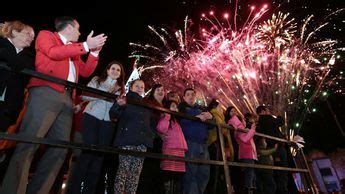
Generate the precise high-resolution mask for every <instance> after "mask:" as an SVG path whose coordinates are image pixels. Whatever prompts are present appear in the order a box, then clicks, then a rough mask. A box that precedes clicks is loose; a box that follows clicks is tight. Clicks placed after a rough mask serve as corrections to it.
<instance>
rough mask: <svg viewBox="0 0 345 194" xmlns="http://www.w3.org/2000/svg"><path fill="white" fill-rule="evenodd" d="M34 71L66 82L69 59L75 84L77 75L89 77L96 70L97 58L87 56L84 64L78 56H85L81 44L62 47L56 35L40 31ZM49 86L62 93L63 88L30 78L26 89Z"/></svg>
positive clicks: (36, 44)
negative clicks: (73, 67)
mask: <svg viewBox="0 0 345 194" xmlns="http://www.w3.org/2000/svg"><path fill="white" fill-rule="evenodd" d="M35 48H36V61H35V67H36V71H38V72H41V73H44V74H47V75H50V76H53V77H57V78H60V79H64V80H67V78H68V72H69V58H71V60H72V61H73V63H74V66H75V69H76V82H78V77H79V75H81V76H83V77H88V76H90V75H91V74H92V73H93V71H94V70H95V69H96V66H97V63H98V57H94V56H93V55H91V54H89V56H88V58H87V61H86V63H84V62H83V61H82V60H81V58H80V56H81V55H84V54H86V53H87V52H86V50H85V48H84V46H83V43H72V44H68V45H64V44H63V42H62V40H61V39H60V36H59V34H58V33H56V32H55V33H53V32H50V31H46V30H42V31H40V32H39V33H38V35H37V39H36V43H35ZM34 86H49V87H51V88H53V89H55V90H57V91H59V92H64V86H63V85H59V84H55V83H52V82H49V81H45V80H41V79H38V78H31V80H30V82H29V85H28V87H34Z"/></svg>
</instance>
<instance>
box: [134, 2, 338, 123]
mask: <svg viewBox="0 0 345 194" xmlns="http://www.w3.org/2000/svg"><path fill="white" fill-rule="evenodd" d="M254 10H255V9H254V8H251V12H250V14H249V17H248V19H247V21H246V22H245V23H244V25H243V26H242V27H241V28H239V29H238V30H237V27H235V28H234V29H232V28H231V27H232V26H237V25H231V24H230V19H229V14H228V13H226V14H224V15H223V19H224V20H225V21H226V23H227V25H223V24H221V23H222V22H220V21H219V20H218V18H216V16H215V14H214V12H213V11H212V13H211V12H210V13H209V14H208V15H209V16H206V14H202V15H201V20H202V21H203V22H205V24H202V25H203V26H207V27H203V28H200V31H199V32H198V35H199V36H198V37H200V38H198V39H196V38H195V37H197V36H196V35H195V34H194V36H193V35H192V33H191V32H190V31H189V25H190V22H189V20H188V18H186V19H185V23H184V24H185V25H184V29H183V30H177V31H171V30H170V31H169V30H167V29H163V28H159V29H156V28H153V27H151V26H150V27H149V29H150V31H151V32H152V33H153V34H154V36H155V37H156V41H154V42H153V43H152V44H145V45H142V44H133V43H131V45H132V46H134V48H135V50H134V51H133V52H132V53H131V55H130V57H133V56H135V55H140V56H141V57H143V58H144V59H147V60H145V63H143V65H144V66H143V67H142V69H143V70H145V69H148V68H150V69H155V71H147V72H145V74H144V75H148V76H149V77H150V78H153V80H154V81H155V82H160V83H162V84H163V85H164V86H165V87H166V88H167V89H169V90H174V91H178V92H182V91H183V90H184V89H185V88H186V87H194V88H196V89H197V90H198V91H200V93H201V96H203V98H204V99H205V101H206V100H207V99H208V98H217V99H219V100H220V101H221V102H222V104H223V105H224V106H229V105H231V106H235V107H236V109H237V110H238V112H239V113H240V114H243V113H245V112H255V108H256V107H257V106H258V105H260V104H266V105H269V106H271V109H272V112H273V113H275V114H279V115H287V118H288V119H287V123H292V122H295V121H296V119H298V120H301V119H302V120H303V119H304V118H303V117H301V115H303V114H304V113H305V111H308V109H307V108H306V107H308V105H310V104H311V103H312V101H313V100H314V99H315V98H316V97H317V96H318V95H319V94H320V92H321V90H322V87H323V86H324V85H325V84H330V82H332V80H331V81H329V80H327V79H326V78H327V76H328V74H329V72H330V70H331V69H332V67H333V65H334V62H335V54H336V52H337V51H338V50H341V49H342V48H337V41H336V40H328V39H327V40H323V39H319V38H318V37H317V34H318V32H320V31H322V29H323V28H324V27H325V26H327V25H328V24H329V22H324V23H322V24H321V25H319V26H316V27H314V28H313V27H312V26H311V25H310V23H311V21H312V19H313V16H310V17H307V18H306V19H305V20H304V22H303V23H302V25H301V28H297V23H296V22H295V19H294V18H292V17H291V16H290V15H289V14H284V13H281V12H278V13H277V14H273V15H272V18H271V19H269V20H267V21H263V22H260V19H261V17H262V15H263V14H265V13H266V12H267V6H264V7H262V8H261V9H260V11H258V12H256V13H254ZM337 13H339V12H337ZM235 15H236V14H235ZM332 15H336V14H334V13H333V14H332ZM328 18H330V17H328ZM206 24H208V25H206ZM196 34H197V33H196ZM323 57H327V60H321V61H320V59H321V58H323ZM155 67H159V68H155ZM313 86H314V87H313ZM300 122H302V121H300Z"/></svg>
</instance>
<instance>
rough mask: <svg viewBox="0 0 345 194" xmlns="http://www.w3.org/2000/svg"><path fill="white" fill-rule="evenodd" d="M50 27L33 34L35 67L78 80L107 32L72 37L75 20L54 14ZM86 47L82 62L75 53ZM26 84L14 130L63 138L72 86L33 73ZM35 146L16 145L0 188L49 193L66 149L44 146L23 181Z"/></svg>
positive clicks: (66, 134) (68, 123) (70, 113)
mask: <svg viewBox="0 0 345 194" xmlns="http://www.w3.org/2000/svg"><path fill="white" fill-rule="evenodd" d="M55 29H56V32H55V33H54V32H50V31H46V30H43V31H41V32H39V34H38V36H37V39H36V61H35V67H36V70H37V71H38V72H41V73H45V74H47V75H50V76H54V77H57V78H61V79H64V80H67V81H71V82H78V77H79V75H81V76H83V77H88V76H90V75H91V74H92V72H93V71H94V70H95V68H96V66H97V63H98V54H99V51H100V50H101V48H102V46H103V45H104V43H105V41H106V38H107V37H106V36H105V35H104V34H100V35H98V36H95V37H93V36H92V35H93V32H91V33H90V34H89V35H88V37H87V40H86V41H85V42H81V43H78V42H77V41H78V38H79V36H80V32H79V23H78V22H77V20H75V19H74V18H70V17H60V18H57V19H56V20H55ZM89 52H90V54H89V56H88V59H87V61H86V62H85V63H84V62H83V61H82V60H81V58H80V56H81V55H84V54H87V53H89ZM28 87H29V99H28V104H27V112H26V114H25V116H24V119H23V122H22V125H21V127H20V134H22V135H26V136H28V137H33V136H34V137H46V138H49V139H53V140H65V141H69V137H70V130H71V125H72V116H73V110H72V96H73V90H72V89H71V88H68V87H65V86H63V85H58V84H55V83H52V82H49V81H44V80H40V79H37V78H32V79H31V80H30V83H29V85H28ZM37 148H38V145H35V144H25V143H19V144H18V145H17V148H16V150H15V153H14V154H13V157H12V159H11V162H10V165H9V167H8V169H7V173H6V175H5V179H4V181H3V183H2V187H1V190H0V194H5V193H6V194H8V193H11V194H24V193H27V194H46V193H49V190H50V188H51V186H52V184H53V183H54V180H55V178H56V175H57V174H58V172H59V170H60V168H61V165H62V163H63V162H64V159H65V156H66V153H67V150H66V149H62V148H56V147H50V148H48V149H47V151H46V153H45V154H44V155H43V157H42V158H41V160H40V161H39V163H38V166H37V167H36V172H35V174H34V176H33V177H32V179H31V181H30V182H29V183H28V174H29V169H30V164H31V161H32V159H33V157H34V154H35V152H36V150H37ZM27 183H28V184H27Z"/></svg>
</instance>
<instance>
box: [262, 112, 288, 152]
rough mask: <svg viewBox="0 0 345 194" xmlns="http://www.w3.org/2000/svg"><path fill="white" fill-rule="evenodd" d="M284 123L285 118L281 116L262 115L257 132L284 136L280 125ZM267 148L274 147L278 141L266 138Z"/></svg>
mask: <svg viewBox="0 0 345 194" xmlns="http://www.w3.org/2000/svg"><path fill="white" fill-rule="evenodd" d="M283 125H284V119H283V118H282V117H280V116H278V117H277V118H274V117H273V116H272V115H260V116H259V121H258V124H257V126H256V132H259V133H263V134H266V135H270V136H274V137H278V138H284V136H283V134H282V133H281V132H280V130H279V127H281V126H283ZM266 141H267V148H273V147H274V144H276V143H277V142H276V141H274V140H271V139H266Z"/></svg>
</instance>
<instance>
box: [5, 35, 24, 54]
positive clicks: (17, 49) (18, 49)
mask: <svg viewBox="0 0 345 194" xmlns="http://www.w3.org/2000/svg"><path fill="white" fill-rule="evenodd" d="M7 40H8V41H10V43H11V44H13V42H12V40H11V39H9V38H7ZM13 46H14V44H13ZM14 48H16V52H17V54H18V53H19V52H20V51H22V50H23V48H17V47H16V46H14Z"/></svg>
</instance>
